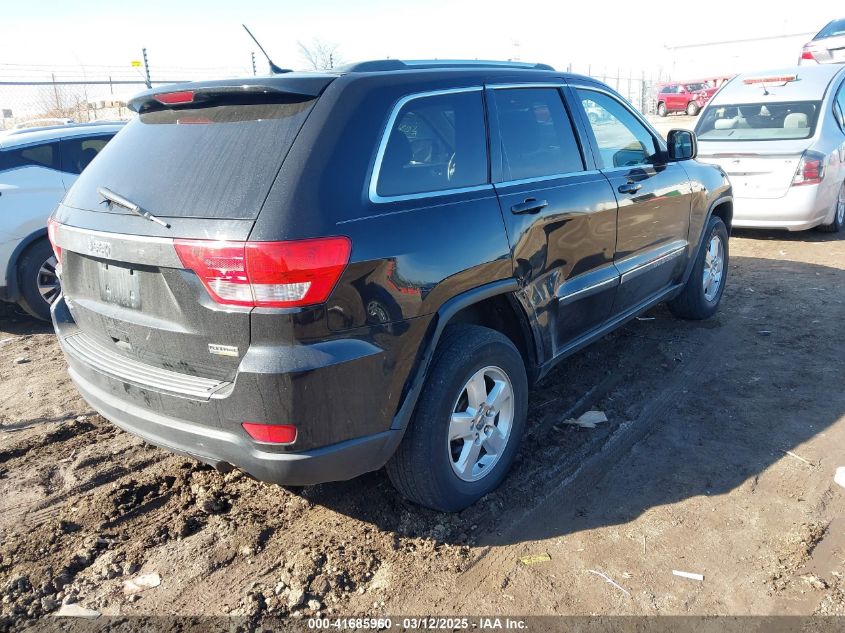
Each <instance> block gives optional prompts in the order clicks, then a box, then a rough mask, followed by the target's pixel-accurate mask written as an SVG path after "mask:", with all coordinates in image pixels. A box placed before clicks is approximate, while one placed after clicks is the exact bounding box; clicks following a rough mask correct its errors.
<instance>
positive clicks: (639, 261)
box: [616, 240, 689, 284]
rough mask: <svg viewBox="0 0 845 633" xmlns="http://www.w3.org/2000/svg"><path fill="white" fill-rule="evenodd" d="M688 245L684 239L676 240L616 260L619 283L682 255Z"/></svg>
mask: <svg viewBox="0 0 845 633" xmlns="http://www.w3.org/2000/svg"><path fill="white" fill-rule="evenodd" d="M688 246H689V243H688V242H687V241H686V240H677V241H674V242H670V243H669V244H667V245H665V246H662V247H659V248H657V249H655V250H652V251H649V252H647V253H645V254H639V255H633V256H631V257H627V258H625V259H622V260H619V261H617V262H616V268H617V269H618V270H619V272H620V274H621V277H620V280H619V283H620V284H624V283H626V282H628V281H631V280H632V279H634V278H636V277H639V276H640V275H642V274H643V273H646V272H648V271H650V270H653V269H655V268H657V267H658V266H662V265H663V264H666V263H668V262H670V261H672V260H673V259H676V258H678V257H680V256H682V255H683V254H684V253H685V252H686V250H687V247H688ZM643 260H645V261H643Z"/></svg>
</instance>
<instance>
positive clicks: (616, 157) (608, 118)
mask: <svg viewBox="0 0 845 633" xmlns="http://www.w3.org/2000/svg"><path fill="white" fill-rule="evenodd" d="M578 95H579V97H580V98H581V103H582V105H583V106H584V109H585V110H587V111H588V112H589V111H591V110H592V111H597V112H598V113H599V116H597V117H589V119H590V126H591V127H592V129H593V134H594V135H595V137H596V144H597V145H598V148H599V155H600V157H601V162H602V164H603V165H604V167H605V168H606V169H610V168H613V167H629V166H634V165H643V164H646V163H651V162H654V161H655V159H656V158H657V153H658V145H657V142H656V141H655V140H654V137H653V136H652V135H651V132H649V131H648V128H646V127H645V126H644V125H643V124H642V123H640V121H639V119H637V117H636V116H635V115H634V114H633V112H631V111H630V110H629V109H628V108H627V107H625V106H624V105H622V103H621V102H619V101H617V100H616V99H614V98H613V97H611V96H609V95H606V94H604V93H601V92H595V91H593V90H578Z"/></svg>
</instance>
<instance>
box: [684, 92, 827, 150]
mask: <svg viewBox="0 0 845 633" xmlns="http://www.w3.org/2000/svg"><path fill="white" fill-rule="evenodd" d="M820 110H821V102H820V101H790V102H781V103H738V104H719V105H714V106H711V107H709V108H707V109H706V110H705V112H704V114H703V115H702V117H701V119H700V120H699V122H698V125H696V126H695V133H696V135H697V136H698V138H699V139H700V140H702V141H782V140H790V139H802V138H810V137H811V136H812V135H813V132H814V130H815V128H816V120H817V119H818V117H819V111H820Z"/></svg>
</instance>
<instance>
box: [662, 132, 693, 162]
mask: <svg viewBox="0 0 845 633" xmlns="http://www.w3.org/2000/svg"><path fill="white" fill-rule="evenodd" d="M666 141H667V143H668V145H669V160H690V159H692V158H695V157H696V156H697V155H698V140H697V139H696V138H695V133H694V132H691V131H690V130H669V134H667V135H666Z"/></svg>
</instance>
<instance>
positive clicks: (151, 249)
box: [56, 224, 183, 268]
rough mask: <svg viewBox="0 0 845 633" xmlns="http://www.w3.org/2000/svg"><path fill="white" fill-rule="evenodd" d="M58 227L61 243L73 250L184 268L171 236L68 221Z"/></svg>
mask: <svg viewBox="0 0 845 633" xmlns="http://www.w3.org/2000/svg"><path fill="white" fill-rule="evenodd" d="M56 228H57V230H56V242H57V243H58V245H59V246H60V247H61V248H63V249H67V250H69V251H73V252H74V253H80V254H82V255H87V256H89V257H96V258H99V259H106V260H110V261H120V262H126V263H130V264H142V265H143V264H145V265H148V266H162V267H165V268H183V266H182V262H181V260H180V259H179V255H177V254H176V249H175V248H174V247H173V238H170V237H152V236H147V235H126V234H123V233H106V232H105V231H92V230H91V229H79V228H76V227H75V226H68V225H67V224H57V226H56Z"/></svg>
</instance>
